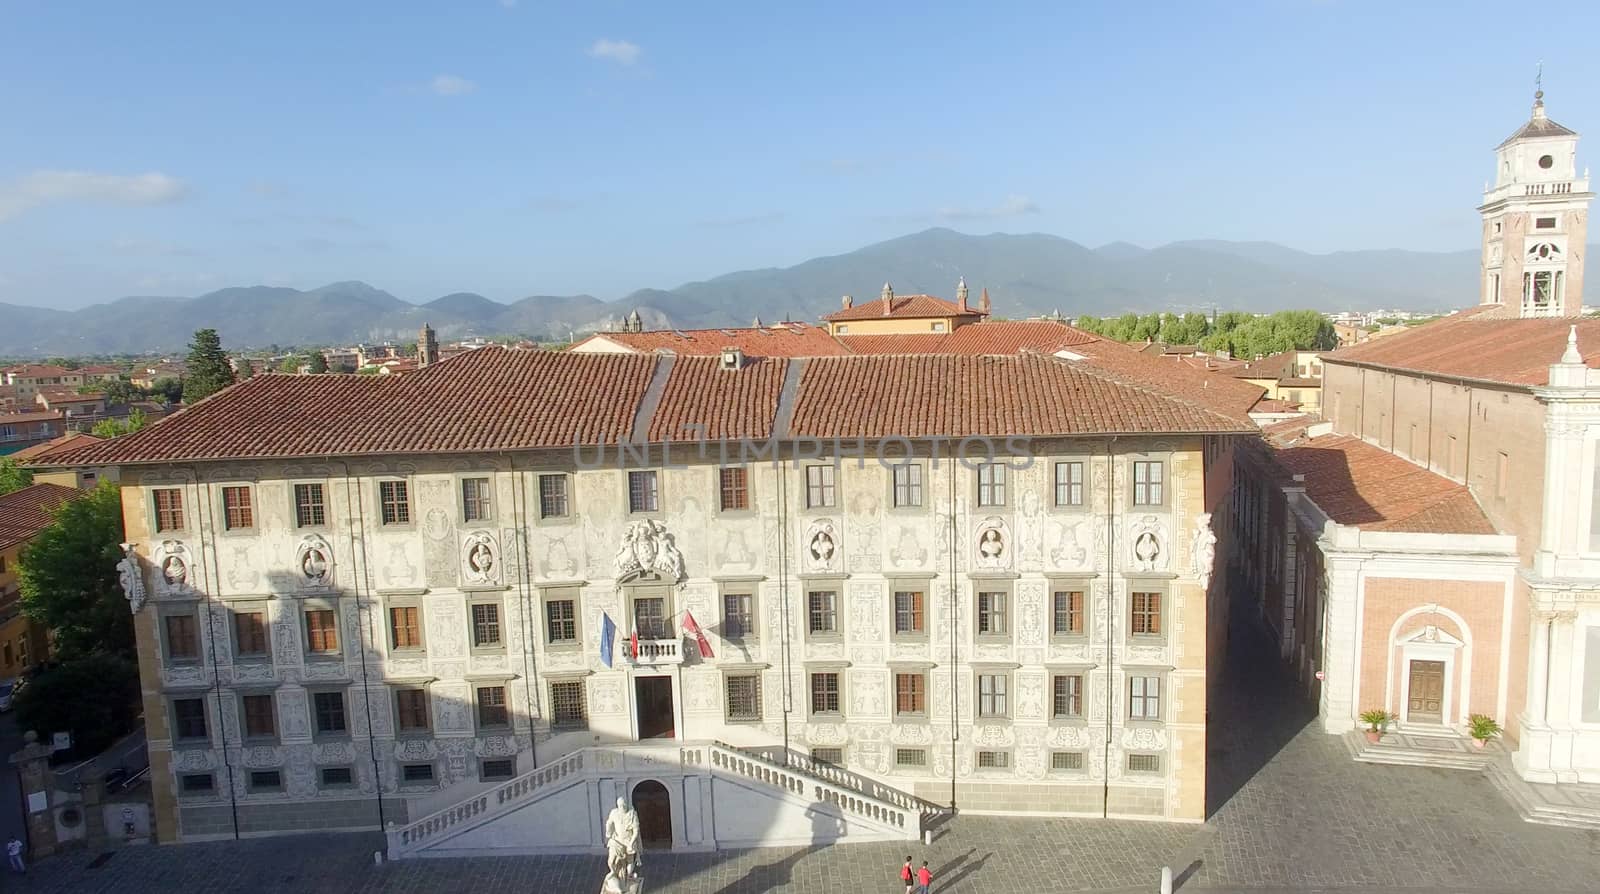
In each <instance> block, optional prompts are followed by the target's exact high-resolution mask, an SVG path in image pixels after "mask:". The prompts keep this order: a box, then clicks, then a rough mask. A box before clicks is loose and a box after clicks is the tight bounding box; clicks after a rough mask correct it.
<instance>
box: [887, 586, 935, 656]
mask: <svg viewBox="0 0 1600 894" xmlns="http://www.w3.org/2000/svg"><path fill="white" fill-rule="evenodd" d="M938 577H939V575H938V574H936V573H934V572H931V571H927V572H920V573H891V574H886V575H884V580H885V582H886V583H887V584H888V588H889V627H888V630H889V639H890V641H891V642H898V643H926V642H929V640H930V636H931V634H930V633H929V631H930V629H931V628H932V626H933V584H934V582H935V581H936V580H938ZM900 593H921V594H922V629H921V630H919V631H907V632H901V631H900V630H899V628H898V624H899V620H900V611H899V605H898V603H897V600H896V597H897V596H898V595H899V594H900Z"/></svg>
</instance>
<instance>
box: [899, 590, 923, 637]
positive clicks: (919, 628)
mask: <svg viewBox="0 0 1600 894" xmlns="http://www.w3.org/2000/svg"><path fill="white" fill-rule="evenodd" d="M925 601H926V600H925V599H924V596H923V594H922V593H921V592H919V591H917V590H898V591H896V592H895V594H894V632H895V633H896V634H899V635H902V636H904V635H907V634H918V633H926V632H927V627H926V626H924V625H925V624H926V619H925V618H924V615H923V606H924V603H925Z"/></svg>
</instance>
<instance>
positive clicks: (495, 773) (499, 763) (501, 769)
mask: <svg viewBox="0 0 1600 894" xmlns="http://www.w3.org/2000/svg"><path fill="white" fill-rule="evenodd" d="M516 775H517V759H516V758H514V757H497V758H486V759H485V760H484V761H483V763H481V764H479V765H478V778H479V779H482V780H484V781H486V782H487V781H490V780H495V779H511V778H513V777H515V776H516Z"/></svg>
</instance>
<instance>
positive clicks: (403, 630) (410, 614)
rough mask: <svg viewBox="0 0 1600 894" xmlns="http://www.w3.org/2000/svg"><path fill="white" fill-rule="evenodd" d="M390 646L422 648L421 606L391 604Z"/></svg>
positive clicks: (395, 647) (396, 647)
mask: <svg viewBox="0 0 1600 894" xmlns="http://www.w3.org/2000/svg"><path fill="white" fill-rule="evenodd" d="M389 647H390V648H392V649H397V650H398V649H420V648H422V609H421V608H419V607H417V606H415V605H395V606H390V608H389Z"/></svg>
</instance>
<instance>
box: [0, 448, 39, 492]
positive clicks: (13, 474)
mask: <svg viewBox="0 0 1600 894" xmlns="http://www.w3.org/2000/svg"><path fill="white" fill-rule="evenodd" d="M32 483H33V473H32V472H31V471H29V470H27V469H24V468H23V467H21V466H19V465H17V461H16V460H14V459H10V458H8V457H3V456H0V497H3V496H5V495H6V494H9V493H11V492H12V491H18V490H22V489H23V488H25V487H27V486H28V485H30V484H32Z"/></svg>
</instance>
